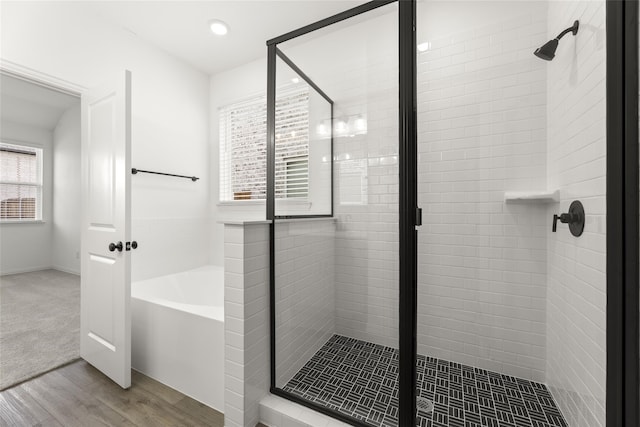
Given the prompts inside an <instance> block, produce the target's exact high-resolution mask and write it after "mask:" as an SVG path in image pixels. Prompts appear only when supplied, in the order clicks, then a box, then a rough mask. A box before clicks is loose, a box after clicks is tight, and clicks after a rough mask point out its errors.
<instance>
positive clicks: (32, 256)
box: [0, 121, 53, 274]
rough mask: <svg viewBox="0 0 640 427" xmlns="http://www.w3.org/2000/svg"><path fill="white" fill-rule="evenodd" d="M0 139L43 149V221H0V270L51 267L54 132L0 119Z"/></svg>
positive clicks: (34, 269)
mask: <svg viewBox="0 0 640 427" xmlns="http://www.w3.org/2000/svg"><path fill="white" fill-rule="evenodd" d="M0 129H1V130H0V139H1V140H2V141H3V142H8V143H12V142H13V143H17V144H23V145H28V146H33V147H37V148H42V149H43V161H42V167H43V171H42V172H43V176H42V179H43V188H42V206H43V208H42V221H43V222H36V223H22V224H8V223H0V274H14V273H21V272H27V271H36V270H42V269H45V268H50V267H51V261H52V258H51V229H52V226H51V224H52V211H53V209H52V200H53V199H52V184H51V181H52V178H53V172H52V149H53V134H52V133H51V131H49V130H47V129H39V128H36V127H32V126H25V125H22V124H18V123H12V122H7V121H2V123H0Z"/></svg>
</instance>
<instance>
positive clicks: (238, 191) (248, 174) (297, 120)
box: [220, 87, 309, 201]
mask: <svg viewBox="0 0 640 427" xmlns="http://www.w3.org/2000/svg"><path fill="white" fill-rule="evenodd" d="M308 157H309V89H308V88H307V87H304V88H298V87H293V88H291V89H289V90H286V91H282V90H279V92H278V100H277V101H276V171H275V172H276V182H275V188H276V190H275V191H276V197H277V198H290V197H296V198H300V197H305V198H306V197H307V195H308V188H309V183H308V175H309V174H308V167H309V166H308V165H309V162H308ZM266 168H267V104H266V97H265V96H259V97H254V98H251V99H249V100H247V101H243V102H238V103H235V104H232V105H228V106H226V107H223V108H221V109H220V201H230V200H248V199H265V198H266V192H267V188H266V186H267V169H266Z"/></svg>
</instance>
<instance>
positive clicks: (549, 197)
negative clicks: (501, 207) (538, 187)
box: [504, 190, 560, 203]
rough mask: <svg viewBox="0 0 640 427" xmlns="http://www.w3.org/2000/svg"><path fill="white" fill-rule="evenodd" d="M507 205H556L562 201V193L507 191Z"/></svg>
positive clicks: (505, 198) (505, 195)
mask: <svg viewBox="0 0 640 427" xmlns="http://www.w3.org/2000/svg"><path fill="white" fill-rule="evenodd" d="M504 201H505V203H536V202H537V203H555V202H559V201H560V191H558V190H554V191H548V190H544V191H505V193H504Z"/></svg>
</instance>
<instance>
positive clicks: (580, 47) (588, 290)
mask: <svg viewBox="0 0 640 427" xmlns="http://www.w3.org/2000/svg"><path fill="white" fill-rule="evenodd" d="M548 17H549V19H548V21H549V28H550V29H553V31H552V32H555V31H558V30H561V29H563V28H566V27H568V26H570V25H571V24H572V23H573V21H574V20H576V19H579V20H580V29H579V31H578V34H577V35H576V37H572V36H571V35H568V36H566V37H565V38H563V39H562V40H561V42H560V45H559V47H558V51H557V52H556V57H555V59H554V60H553V62H552V63H550V64H549V65H550V66H549V67H548V80H547V81H548V88H547V90H548V92H547V96H548V124H549V129H548V180H549V185H550V186H551V187H554V188H559V189H560V196H561V202H560V203H559V204H554V205H553V206H552V207H550V208H549V210H548V212H547V227H550V225H549V220H550V219H551V217H552V215H553V214H554V213H560V212H566V211H567V209H568V207H569V204H570V203H571V202H572V201H573V200H580V201H581V202H582V203H583V205H584V208H585V213H586V219H587V220H586V224H585V228H584V234H583V235H582V236H581V237H578V238H576V237H573V236H572V235H571V234H570V233H569V231H568V230H567V229H566V226H565V225H562V226H560V227H559V228H558V232H557V233H554V234H552V235H550V237H549V239H548V244H547V249H548V256H547V259H548V295H547V298H548V302H547V364H546V367H547V384H548V385H549V387H550V388H551V391H552V393H553V395H554V397H555V398H556V400H557V401H558V404H559V406H560V408H561V410H562V411H563V413H564V415H565V417H566V418H567V421H568V423H569V425H571V426H581V427H582V426H584V427H594V426H604V425H605V386H606V349H605V343H606V340H605V338H606V334H605V330H606V270H605V267H606V252H605V251H606V223H605V222H606V221H605V215H606V210H605V209H606V193H605V187H606V157H605V154H606V139H605V132H606V127H605V126H606V122H605V118H606V99H605V96H606V92H605V76H606V74H605V71H606V70H605V66H606V62H605V54H606V53H605V2H604V1H593V2H592V1H571V2H569V1H562V2H550V4H549V13H548ZM550 31H551V30H550ZM567 37H568V38H567Z"/></svg>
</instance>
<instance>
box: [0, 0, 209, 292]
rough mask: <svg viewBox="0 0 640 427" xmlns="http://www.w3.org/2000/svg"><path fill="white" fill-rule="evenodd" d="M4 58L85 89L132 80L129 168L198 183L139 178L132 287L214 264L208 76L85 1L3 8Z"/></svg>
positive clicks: (134, 192)
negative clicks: (90, 9)
mask: <svg viewBox="0 0 640 427" xmlns="http://www.w3.org/2000/svg"><path fill="white" fill-rule="evenodd" d="M1 19H2V22H1V24H2V25H1V28H2V34H1V35H2V37H1V39H2V41H1V42H0V43H1V44H0V48H1V52H2V58H3V59H5V60H8V61H11V62H14V63H17V64H19V65H21V66H24V67H28V68H31V69H34V70H37V71H40V72H43V73H47V74H49V75H52V76H55V77H58V78H61V79H63V80H67V81H70V82H73V83H75V84H77V85H81V86H84V87H93V86H97V85H99V84H100V83H101V82H102V81H107V80H110V79H113V78H114V77H113V76H115V75H116V74H117V73H120V72H121V71H122V70H123V69H125V68H126V69H129V70H131V71H132V73H133V79H132V91H133V96H132V110H133V112H132V116H133V121H132V132H133V138H132V166H133V167H136V168H139V169H148V170H158V171H162V172H169V173H177V174H184V175H195V176H198V177H200V178H201V179H200V180H199V181H197V182H196V183H193V182H191V181H190V180H186V179H175V178H167V177H160V176H151V175H142V174H139V175H136V176H133V177H132V238H133V239H135V240H136V241H138V243H139V247H138V249H137V250H136V251H134V252H133V253H132V278H133V280H139V279H144V278H148V277H154V276H159V275H163V274H168V273H171V272H176V271H180V270H184V269H189V268H193V267H197V266H199V265H203V264H206V263H208V262H209V254H208V241H209V219H208V214H209V212H208V195H209V169H208V144H207V137H208V126H209V123H208V108H209V105H208V97H209V94H208V90H207V82H208V77H207V76H206V75H204V74H203V73H201V72H199V71H197V70H195V69H193V68H192V67H191V66H189V65H186V64H185V63H183V62H181V61H179V60H177V59H175V58H173V57H171V56H169V55H168V54H166V53H165V52H163V51H161V50H159V49H157V48H155V47H153V46H151V45H149V44H147V43H146V42H144V41H142V40H140V39H138V38H137V37H136V36H134V35H133V34H131V33H129V32H127V31H126V30H124V29H123V28H118V27H114V26H111V25H109V24H106V23H105V22H103V21H101V20H100V18H99V17H97V16H93V15H90V14H86V13H85V12H83V9H82V5H81V3H80V2H3V4H2V17H1Z"/></svg>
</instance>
